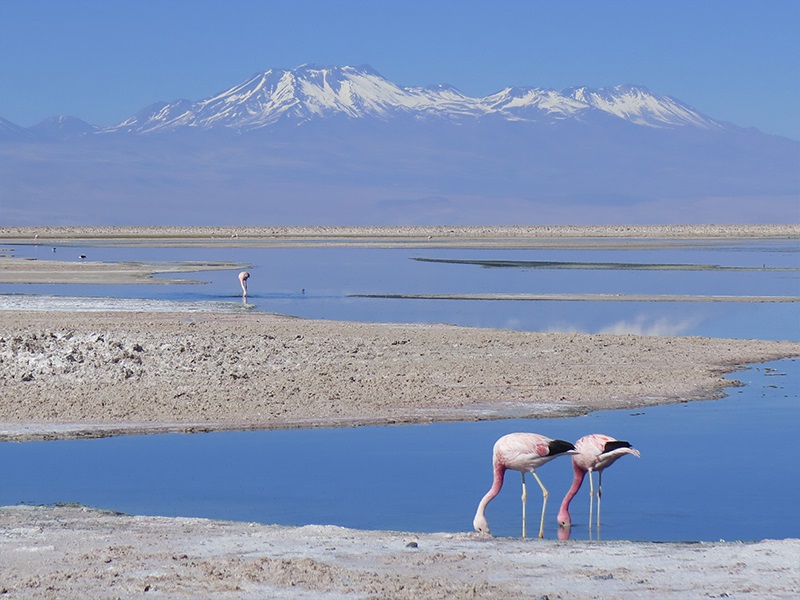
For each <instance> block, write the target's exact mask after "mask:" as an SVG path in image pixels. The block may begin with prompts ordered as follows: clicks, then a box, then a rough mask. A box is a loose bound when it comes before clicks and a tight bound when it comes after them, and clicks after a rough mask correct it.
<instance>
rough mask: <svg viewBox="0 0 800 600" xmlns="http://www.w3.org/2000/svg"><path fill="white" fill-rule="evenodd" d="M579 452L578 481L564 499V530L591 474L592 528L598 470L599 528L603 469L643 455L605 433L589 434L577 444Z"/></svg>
mask: <svg viewBox="0 0 800 600" xmlns="http://www.w3.org/2000/svg"><path fill="white" fill-rule="evenodd" d="M575 449H576V450H577V451H578V452H579V454H576V455H575V456H573V457H572V468H573V470H574V471H575V478H574V479H573V480H572V486H571V487H570V488H569V491H567V495H566V496H564V501H563V502H562V503H561V509H560V510H559V511H558V523H559V525H561V526H562V527H570V526H571V525H572V518H571V517H570V515H569V503H570V502H572V499H573V498H574V497H575V494H577V493H578V490H579V489H581V484H582V483H583V478H584V476H585V475H586V473H589V528H590V529H591V527H592V503H593V501H594V483H593V481H592V471H597V527H598V530H599V527H600V497H601V496H602V493H603V470H604V469H606V468H608V467H610V466H611V465H612V464H613V463H614V461H616V460H617V459H619V458H621V457H623V456H624V455H626V454H633V455H634V456H636V457H638V456H639V451H638V450H635V449H634V448H631V445H630V443H628V442H623V441H621V440H617V439H614V438H613V437H611V436H608V435H603V434H602V433H593V434H591V435H586V436H584V437H582V438H581V439H579V440H578V441H577V442H575Z"/></svg>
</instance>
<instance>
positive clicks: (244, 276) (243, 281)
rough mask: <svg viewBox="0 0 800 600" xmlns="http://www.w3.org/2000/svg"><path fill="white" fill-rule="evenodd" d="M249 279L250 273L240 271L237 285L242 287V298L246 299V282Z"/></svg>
mask: <svg viewBox="0 0 800 600" xmlns="http://www.w3.org/2000/svg"><path fill="white" fill-rule="evenodd" d="M248 279H250V273H248V272H247V271H242V272H241V273H239V285H240V286H242V298H247V280H248Z"/></svg>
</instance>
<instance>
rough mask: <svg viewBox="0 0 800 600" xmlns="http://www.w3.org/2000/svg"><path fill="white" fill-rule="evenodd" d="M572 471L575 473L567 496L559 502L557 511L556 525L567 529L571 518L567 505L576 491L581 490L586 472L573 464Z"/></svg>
mask: <svg viewBox="0 0 800 600" xmlns="http://www.w3.org/2000/svg"><path fill="white" fill-rule="evenodd" d="M572 470H573V471H574V473H575V476H574V477H573V478H572V485H571V486H570V488H569V490H567V494H566V495H565V496H564V500H563V501H562V502H561V508H560V509H559V510H558V523H559V525H562V526H564V527H568V526H569V525H571V524H572V518H571V517H570V515H569V503H570V502H572V499H573V498H574V497H575V494H577V493H578V490H579V489H581V485H583V478H584V477H585V476H586V471H584V470H583V469H582V468H581V467H579V466H578V465H576V464H575V463H574V462H573V463H572Z"/></svg>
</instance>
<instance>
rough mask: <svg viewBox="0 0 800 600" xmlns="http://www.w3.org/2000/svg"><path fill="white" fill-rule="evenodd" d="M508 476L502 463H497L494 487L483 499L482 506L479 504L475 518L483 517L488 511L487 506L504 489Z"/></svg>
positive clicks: (493, 481)
mask: <svg viewBox="0 0 800 600" xmlns="http://www.w3.org/2000/svg"><path fill="white" fill-rule="evenodd" d="M505 475H506V468H505V467H504V466H503V465H501V464H500V463H495V465H494V479H493V480H492V487H491V489H489V491H488V492H486V494H485V495H484V497H483V498H481V501H480V504H478V511H477V512H476V513H475V517H476V518H477V517H479V516H480V517H483V516H484V512H485V511H486V505H487V504H489V502H491V501H492V500H494V497H495V496H497V494H499V493H500V490H501V489H502V488H503V479H504V478H505Z"/></svg>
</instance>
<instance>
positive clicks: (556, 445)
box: [548, 440, 575, 456]
mask: <svg viewBox="0 0 800 600" xmlns="http://www.w3.org/2000/svg"><path fill="white" fill-rule="evenodd" d="M548 448H549V452H548V455H549V456H555V455H556V454H564V453H565V452H569V451H570V450H575V445H574V444H572V442H567V441H565V440H550V443H549V444H548Z"/></svg>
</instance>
